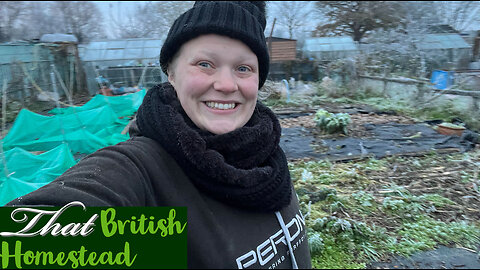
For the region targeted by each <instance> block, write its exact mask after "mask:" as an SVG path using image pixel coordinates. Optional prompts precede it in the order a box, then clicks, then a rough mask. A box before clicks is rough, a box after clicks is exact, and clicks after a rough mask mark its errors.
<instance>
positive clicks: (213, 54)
mask: <svg viewBox="0 0 480 270" xmlns="http://www.w3.org/2000/svg"><path fill="white" fill-rule="evenodd" d="M198 53H200V54H204V55H206V56H207V57H211V58H213V59H217V58H218V57H219V55H218V54H217V53H216V52H214V51H209V50H199V51H198ZM254 58H255V56H250V55H243V54H241V55H238V56H237V57H236V58H235V61H239V62H241V61H245V60H253V59H254Z"/></svg>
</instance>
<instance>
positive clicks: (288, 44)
mask: <svg viewBox="0 0 480 270" xmlns="http://www.w3.org/2000/svg"><path fill="white" fill-rule="evenodd" d="M266 40H267V44H268V46H269V48H268V49H269V52H270V61H271V62H278V61H290V60H295V59H297V57H296V56H297V41H296V40H294V39H286V38H278V37H271V38H270V37H267V39H266Z"/></svg>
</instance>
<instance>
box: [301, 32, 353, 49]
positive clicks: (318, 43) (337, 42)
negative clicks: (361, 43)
mask: <svg viewBox="0 0 480 270" xmlns="http://www.w3.org/2000/svg"><path fill="white" fill-rule="evenodd" d="M303 49H304V50H305V51H312V52H319V51H323V52H332V51H357V50H358V47H357V45H356V44H355V42H354V41H353V39H352V38H351V37H349V36H340V37H318V38H308V39H306V40H305V44H304V45H303Z"/></svg>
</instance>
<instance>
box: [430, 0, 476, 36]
mask: <svg viewBox="0 0 480 270" xmlns="http://www.w3.org/2000/svg"><path fill="white" fill-rule="evenodd" d="M432 9H433V10H434V12H435V13H436V15H437V18H438V19H439V21H440V22H441V23H443V24H448V25H450V26H451V27H453V28H454V29H455V30H457V31H459V32H461V31H464V30H466V29H467V28H468V27H469V26H470V25H471V24H472V23H479V22H480V2H479V1H435V2H434V3H433V5H432Z"/></svg>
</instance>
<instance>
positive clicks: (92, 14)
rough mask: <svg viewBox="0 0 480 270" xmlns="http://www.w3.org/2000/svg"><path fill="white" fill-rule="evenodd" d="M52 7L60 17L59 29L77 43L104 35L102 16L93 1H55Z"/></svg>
mask: <svg viewBox="0 0 480 270" xmlns="http://www.w3.org/2000/svg"><path fill="white" fill-rule="evenodd" d="M52 9H53V10H54V12H56V14H57V16H60V18H61V19H62V24H61V30H62V32H65V33H72V34H74V35H75V36H76V37H77V39H78V42H79V43H82V42H84V41H88V40H91V39H94V38H99V37H103V36H104V28H103V16H102V15H101V13H100V11H99V10H98V8H97V6H96V5H95V4H94V3H93V2H87V1H55V2H54V3H53V7H52Z"/></svg>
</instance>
